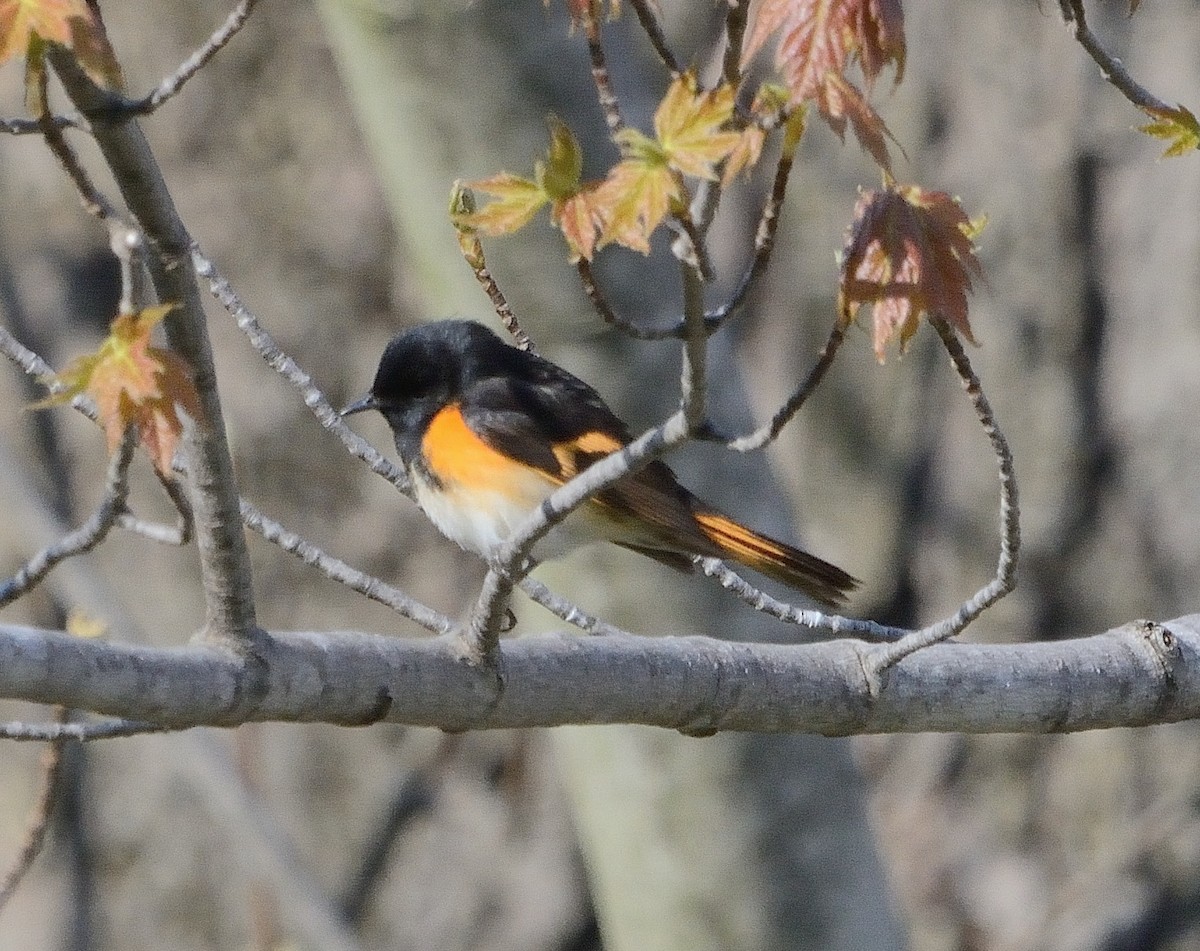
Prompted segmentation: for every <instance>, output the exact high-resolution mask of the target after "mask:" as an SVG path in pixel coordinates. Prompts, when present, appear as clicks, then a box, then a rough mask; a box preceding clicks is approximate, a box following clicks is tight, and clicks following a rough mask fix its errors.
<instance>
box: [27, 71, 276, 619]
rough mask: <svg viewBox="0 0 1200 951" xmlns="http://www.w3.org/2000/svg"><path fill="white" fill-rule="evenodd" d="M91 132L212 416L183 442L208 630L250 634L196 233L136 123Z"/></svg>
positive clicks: (82, 82)
mask: <svg viewBox="0 0 1200 951" xmlns="http://www.w3.org/2000/svg"><path fill="white" fill-rule="evenodd" d="M50 58H51V62H52V63H53V64H54V67H55V71H56V72H57V74H58V76H59V78H60V79H61V80H62V83H63V87H64V88H65V90H66V92H67V95H68V96H70V98H71V100H72V102H74V103H75V104H76V105H77V106H78V107H79V108H80V109H82V110H83V111H84V112H100V111H103V109H104V108H105V107H106V105H107V99H106V98H105V93H104V92H103V91H102V90H99V89H97V88H96V87H95V86H94V85H93V84H92V83H91V81H90V80H89V79H88V77H87V76H86V75H84V74H83V72H82V70H80V69H79V67H78V66H77V65H76V63H75V61H74V60H73V59H72V58H71V57H70V56H69V55H67V54H66V53H62V52H57V53H56V52H55V51H53V50H51V53H50ZM93 132H94V135H95V138H96V143H97V144H98V145H99V146H100V150H101V152H103V154H104V158H105V161H106V163H107V164H108V167H109V169H110V170H111V171H112V173H113V176H114V178H115V179H116V182H117V186H118V187H119V188H120V190H121V195H122V196H123V197H124V199H125V202H126V204H127V205H128V206H129V210H130V211H131V212H132V213H133V215H134V216H135V217H136V218H137V221H138V223H139V224H140V225H141V227H142V229H143V231H144V232H145V234H146V237H147V238H148V239H149V241H150V243H151V244H152V246H153V248H154V252H155V253H153V254H151V255H150V257H149V264H150V273H151V278H152V280H153V281H154V287H155V290H156V291H157V292H158V297H159V300H160V301H162V302H164V303H173V304H175V305H176V307H175V309H174V310H173V311H172V312H171V313H170V314H168V315H167V317H166V319H165V321H164V327H165V329H166V334H167V339H168V341H169V342H170V344H171V347H172V349H173V350H175V351H176V352H177V353H179V354H180V356H182V357H183V359H184V360H186V361H187V363H188V366H189V367H190V368H191V371H192V376H193V382H194V383H195V384H196V390H197V392H198V393H199V398H200V406H201V409H202V410H203V416H204V418H203V419H201V420H197V421H196V426H195V427H194V428H193V429H192V430H191V431H189V432H187V433H185V443H186V450H187V455H188V467H189V472H190V475H191V479H192V487H193V491H194V494H195V498H194V507H195V515H196V528H197V537H198V541H199V547H200V563H201V569H202V571H203V576H204V590H205V601H206V608H207V615H208V616H207V625H206V626H207V630H208V631H209V632H210V633H211V634H213V635H215V636H218V637H235V638H237V637H244V638H245V639H246V640H247V641H249V640H250V639H251V636H250V635H251V633H252V631H253V629H254V625H255V621H254V601H253V594H252V592H251V586H250V556H249V554H248V553H247V550H246V540H245V537H244V536H243V534H242V523H241V516H240V513H239V511H238V495H237V484H236V482H235V481H234V478H233V462H232V460H231V458H230V454H229V446H228V443H227V441H226V438H225V423H224V419H223V417H222V415H221V403H220V398H219V396H218V394H217V383H216V370H215V368H214V366H213V358H212V347H211V345H210V343H209V339H208V330H207V326H206V321H205V316H204V308H203V304H202V301H201V298H200V291H199V288H198V287H197V285H196V279H195V275H194V274H193V272H192V269H191V268H190V267H189V266H188V265H189V258H188V253H189V249H190V246H191V239H190V238H189V237H188V234H187V231H186V229H185V228H184V226H183V222H182V221H181V220H180V218H179V215H178V213H177V212H176V210H175V206H174V203H173V202H172V200H171V196H170V194H169V192H168V191H167V187H166V183H165V182H164V181H163V178H162V175H161V173H160V172H159V169H158V166H157V164H156V163H155V161H154V156H153V155H152V154H151V152H150V147H149V145H148V144H147V143H146V139H145V137H144V136H143V135H142V132H141V129H140V128H139V127H138V125H137V123H136V122H133V121H128V122H119V123H106V122H98V123H96V124H95V127H94V129H93Z"/></svg>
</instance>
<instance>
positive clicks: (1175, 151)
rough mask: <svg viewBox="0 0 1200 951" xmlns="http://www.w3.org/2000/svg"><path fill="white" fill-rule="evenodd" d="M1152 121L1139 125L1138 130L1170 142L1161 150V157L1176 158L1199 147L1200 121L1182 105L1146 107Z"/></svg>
mask: <svg viewBox="0 0 1200 951" xmlns="http://www.w3.org/2000/svg"><path fill="white" fill-rule="evenodd" d="M1146 112H1147V113H1149V114H1150V116H1151V117H1152V118H1153V119H1154V121H1153V122H1151V123H1149V124H1147V125H1144V126H1140V127H1139V128H1138V131H1139V132H1145V133H1146V135H1152V136H1154V138H1156V139H1163V140H1165V141H1167V142H1170V143H1171V144H1170V145H1169V146H1167V150H1166V151H1165V152H1163V158H1178V157H1179V156H1181V155H1187V153H1188V152H1195V151H1196V150H1197V149H1200V122H1197V121H1196V116H1195V115H1194V114H1193V113H1192V112H1191V111H1189V110H1188V109H1185V108H1184V107H1183V106H1176V107H1175V108H1174V109H1162V110H1160V109H1147V110H1146Z"/></svg>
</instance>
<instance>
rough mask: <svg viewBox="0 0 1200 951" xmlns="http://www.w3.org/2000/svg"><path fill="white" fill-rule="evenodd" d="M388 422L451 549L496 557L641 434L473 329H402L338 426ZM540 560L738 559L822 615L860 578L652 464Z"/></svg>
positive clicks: (578, 515)
mask: <svg viewBox="0 0 1200 951" xmlns="http://www.w3.org/2000/svg"><path fill="white" fill-rule="evenodd" d="M368 410H376V411H378V412H379V413H381V414H382V415H383V417H384V419H385V420H386V421H387V423H388V425H389V427H390V428H391V431H392V434H393V436H394V437H395V443H396V451H397V452H398V453H399V454H400V460H401V462H402V464H403V466H404V469H405V471H406V473H407V475H408V478H409V480H410V484H411V486H412V490H413V497H414V499H415V501H416V503H417V504H418V505H419V506H420V508H421V509H422V510H423V511H424V513H425V515H426V516H428V518H429V519H430V521H432V522H433V524H434V525H435V526H436V527H437V528H438V529H439V530H440V531H441V532H442V534H443V535H445V536H446V537H447V538H449V539H450V540H451V541H454V542H457V543H458V545H459V546H460V547H462V548H464V549H466V550H467V551H470V552H474V553H475V554H477V555H480V556H482V557H483V558H485V559H488V558H490V557H492V556H494V555H496V554H497V553H498V552H499V550H500V549H501V548H502V547H503V546H504V544H505V542H506V541H507V540H508V539H509V538H510V537H511V536H512V535H513V534H514V532H515V531H516V530H517V529H518V528H519V527H520V526H521V525H522V523H523V522H524V521H525V520H526V518H528V517H529V515H530V514H531V513H532V512H533V511H535V510H536V509H537V508H538V507H539V506H540V505H541V504H542V502H543V501H544V500H545V499H546V498H547V497H548V496H549V495H550V494H551V493H552V492H553V491H554V490H555V489H557V488H558V487H559V486H560V485H562V484H563V483H565V482H567V481H568V480H569V479H571V478H572V477H573V476H575V475H577V474H579V473H580V472H583V471H584V470H585V469H587V468H588V466H590V465H592V464H593V463H594V462H596V461H597V460H599V459H602V458H604V457H605V456H607V455H609V454H610V453H612V452H615V451H617V450H619V449H621V448H622V447H623V446H625V445H627V444H628V443H629V442H630V441H631V439H632V433H631V432H630V430H629V428H628V427H627V426H626V425H625V423H623V422H622V421H621V419H620V418H619V417H618V416H617V415H616V414H615V413H614V412H613V411H612V410H611V409H609V407H608V405H607V404H606V403H605V402H604V400H603V399H602V398H601V396H600V394H599V393H597V392H596V391H595V390H594V389H592V387H590V386H589V385H588V384H587V383H585V382H583V381H582V380H580V379H579V378H578V377H576V376H575V375H574V374H572V373H570V372H569V371H567V370H565V369H563V368H562V367H560V366H558V365H557V364H555V363H552V362H551V361H549V360H547V359H545V358H544V357H541V356H539V355H537V354H535V353H533V352H532V351H531V350H522V349H519V348H517V347H515V346H512V345H510V344H508V343H506V342H505V341H504V340H502V339H501V338H500V337H499V336H498V335H497V334H496V333H494V332H493V331H492V330H490V329H489V328H487V327H485V326H484V325H482V324H480V323H477V322H475V321H471V320H440V321H434V322H429V323H424V324H420V325H417V326H415V327H412V328H410V329H407V330H404V331H402V332H401V333H399V334H398V335H397V336H396V337H394V338H393V339H392V340H391V342H390V343H389V344H388V345H387V347H386V349H385V350H384V352H383V356H382V358H381V359H380V361H379V367H378V370H377V371H376V373H375V379H374V382H373V383H372V384H371V388H370V390H369V391H368V392H367V394H366V395H365V396H363V397H362V398H361V399H358V400H355V401H354V402H352V403H351V404H350V405H348V406H346V407H345V408H344V409H343V410H342V411H341V415H342V416H343V417H345V416H350V415H353V414H355V413H361V412H365V411H368ZM551 535H552V536H555V535H557V536H558V537H557V539H556V542H557V544H556V545H555V544H552V545H551V546H539V547H535V550H534V558H535V560H538V561H541V560H545V558H546V557H554V556H555V555H557V554H561V553H563V552H564V551H566V550H570V549H571V548H573V547H576V546H577V545H582V544H586V543H589V542H592V541H601V540H606V541H610V542H614V543H615V544H617V545H620V546H622V547H624V548H628V549H631V550H633V551H635V552H638V553H640V554H642V555H646V556H647V557H649V558H652V559H654V560H655V561H658V562H661V563H663V564H666V565H669V566H670V567H672V568H676V569H679V570H683V571H693V570H694V569H695V560H696V558H697V556H699V557H711V558H719V559H722V560H731V561H734V562H737V563H739V564H741V565H744V566H746V567H748V568H751V569H753V570H755V571H757V572H759V573H761V574H763V575H765V576H766V577H768V578H771V579H773V580H775V581H778V582H781V583H782V584H784V585H787V586H789V587H791V588H794V589H797V590H799V591H802V592H804V593H805V594H807V595H809V596H810V597H811V598H813V599H814V600H816V601H817V602H820V603H821V604H824V605H827V606H836V605H838V604H841V603H842V602H844V601H845V599H846V596H847V594H848V593H849V592H850V591H851V590H852V589H854V588H855V587H857V585H858V581H857V580H856V579H855V578H853V577H852V576H851V575H849V574H847V573H846V572H845V571H843V570H842V569H841V568H838V567H836V566H834V565H831V564H829V563H828V562H826V561H822V560H821V559H820V558H817V557H816V556H815V555H810V554H808V553H807V552H804V551H801V550H799V549H798V548H794V547H792V546H791V545H787V544H785V543H784V542H781V541H778V540H776V539H774V538H771V537H769V536H767V535H764V534H761V533H760V532H757V531H754V530H753V529H751V528H749V527H747V526H745V525H742V524H740V523H739V522H737V521H735V520H734V519H732V518H730V517H729V516H727V515H725V514H723V513H722V512H720V511H719V510H718V509H716V508H714V507H713V506H711V505H709V504H707V503H705V502H703V501H701V500H700V499H699V498H698V497H697V496H695V495H693V494H692V493H691V492H690V491H689V490H688V489H686V488H685V487H684V486H683V485H682V484H681V483H680V482H679V480H678V478H676V476H675V473H674V472H673V471H672V470H671V468H670V467H669V466H668V465H667V464H666V463H664V462H661V461H658V460H656V461H653V462H650V463H649V464H647V465H645V466H643V467H642V468H641V469H639V470H637V471H636V472H634V473H632V474H630V475H628V476H625V477H624V478H622V479H620V480H619V481H618V482H616V483H614V484H613V485H611V486H609V487H608V488H606V489H603V490H602V491H600V492H599V493H597V494H596V495H595V496H594V497H593V498H592V499H590V500H588V501H587V502H585V503H584V504H583V505H582V506H581V507H580V508H579V509H577V510H576V511H575V512H573V513H572V514H571V515H570V516H569V517H568V518H567V519H566V521H565V523H564V524H562V525H560V526H557V527H556V529H555V530H554V532H552V533H551Z"/></svg>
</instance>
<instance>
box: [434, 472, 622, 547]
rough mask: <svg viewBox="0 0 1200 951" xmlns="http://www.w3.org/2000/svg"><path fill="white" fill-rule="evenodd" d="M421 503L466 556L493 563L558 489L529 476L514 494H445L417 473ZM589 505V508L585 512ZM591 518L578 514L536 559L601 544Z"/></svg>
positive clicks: (453, 487) (448, 490)
mask: <svg viewBox="0 0 1200 951" xmlns="http://www.w3.org/2000/svg"><path fill="white" fill-rule="evenodd" d="M412 476H413V488H414V490H415V497H416V502H417V504H418V505H419V506H421V510H422V511H423V512H424V513H425V514H426V515H427V516H428V517H429V520H430V521H431V522H433V524H434V525H436V526H437V528H438V530H439V531H440V532H441V533H442V534H443V535H445V536H446V537H447V538H449V539H450V540H451V541H453V542H457V543H458V544H459V545H460V546H461V547H462V548H465V549H466V550H467V551H470V552H474V553H475V554H477V555H482V556H483V557H484V558H488V557H489V556H491V555H492V554H494V553H495V552H496V551H497V550H499V549H500V547H501V546H503V545H504V543H505V542H507V541H508V539H509V538H511V537H512V535H513V533H514V532H516V530H517V529H518V528H520V526H521V525H522V524H523V523H524V521H525V519H526V518H527V517H528V516H529V514H530V513H531V512H533V511H534V510H535V509H536V508H537V507H538V506H539V505H541V503H542V502H543V501H545V499H546V498H547V497H549V495H550V493H551V492H553V491H554V489H556V488H557V487H558V486H557V485H556V484H555V483H554V482H552V481H550V480H549V479H547V478H545V477H543V476H539V475H537V474H536V473H534V472H530V473H529V474H528V475H527V476H526V478H525V481H524V482H523V483H522V484H521V485H519V486H515V487H514V488H515V491H512V492H499V491H496V490H494V489H467V488H464V487H463V486H462V485H459V484H456V483H452V482H451V483H447V484H446V485H445V486H444V487H443V488H442V489H441V490H440V491H435V490H434V489H432V488H431V487H430V485H429V483H428V482H426V480H425V479H424V478H423V477H422V476H421V475H420V474H419V473H417V472H414V473H412ZM589 507H590V506H589V505H588V504H587V503H585V505H584V508H585V509H586V508H589ZM587 521H589V519H588V518H587V515H586V513H584V512H575V513H573V514H572V515H571V517H570V518H569V519H568V520H567V522H566V523H564V524H563V525H559V526H557V527H556V528H555V529H554V530H553V531H552V532H551V533H550V535H549V536H547V538H545V539H543V540H542V541H541V542H539V543H538V545H537V548H536V550H535V557H536V558H537V560H539V561H541V560H544V559H546V558H552V557H554V556H556V555H561V554H563V553H564V552H566V551H570V550H571V549H572V548H575V547H577V546H579V545H582V544H586V543H587V542H589V541H595V540H597V539H598V537H600V536H597V535H596V534H594V533H589V532H587V530H586V528H585V524H586V522H587Z"/></svg>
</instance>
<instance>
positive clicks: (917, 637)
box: [867, 315, 1021, 685]
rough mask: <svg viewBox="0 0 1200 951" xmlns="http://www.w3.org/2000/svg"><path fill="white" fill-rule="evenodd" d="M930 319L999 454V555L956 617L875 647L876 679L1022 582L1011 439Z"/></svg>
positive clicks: (872, 668) (955, 342) (946, 335)
mask: <svg viewBox="0 0 1200 951" xmlns="http://www.w3.org/2000/svg"><path fill="white" fill-rule="evenodd" d="M930 323H932V324H933V326H934V329H935V330H937V332H938V336H939V337H941V338H942V343H943V344H944V345H945V347H946V350H947V352H948V353H949V354H950V360H951V362H952V363H953V364H954V369H955V371H956V372H957V373H958V376H959V378H960V379H961V380H962V384H963V389H965V390H966V391H967V396H968V397H969V398H970V400H971V405H972V406H973V407H974V408H975V415H976V416H977V417H978V419H979V423H980V425H981V426H982V427H983V431H984V433H985V434H986V435H987V437H988V441H989V442H990V443H991V444H992V451H993V452H994V453H995V455H996V463H997V466H998V468H999V475H1000V556H999V558H998V560H997V564H996V576H995V577H994V578H993V579H992V580H991V581H990V582H988V584H986V585H985V586H984V587H982V588H980V589H979V591H977V592H976V593H975V595H974V596H973V597H971V598H970V599H969V600H968V601H966V602H965V603H964V604H963V605H962V606H961V607H960V608H959V609H958V611H956V612H955V613H954V615H953V616H952V617H949V618H947V619H946V620H944V621H940V622H938V623H937V624H934V625H931V626H930V627H926V628H922V629H921V630H919V631H913V632H912V633H911V634H908V635H906V636H905V637H903V638H901V639H900V640H899V641H897V642H896V643H895V644H888V645H886V646H883V647H879V648H876V649H874V650H872V651H871V653H870V654H869V655H868V658H867V659H868V661H869V666H868V675H869V676H871V678H872V680H875V681H877V680H878V678H879V677H880V676H881V675H882V674H883V672H884V671H886V670H887V669H888V668H889V667H891V666H892V665H893V664H896V663H897V662H899V661H900V660H903V659H904V658H905V657H907V656H908V655H909V654H911V653H913V652H914V651H918V650H920V649H921V648H923V647H928V646H929V645H930V644H936V643H938V642H939V641H944V640H946V639H947V638H950V637H953V636H954V635H956V634H959V633H960V632H962V631H963V630H964V629H965V628H966V627H967V625H969V624H970V623H971V622H972V621H974V620H975V619H976V618H977V617H979V615H980V614H982V613H983V612H984V611H986V610H987V609H988V608H989V607H991V606H992V605H993V604H995V603H996V602H997V601H999V600H1000V599H1001V598H1003V597H1004V596H1005V595H1006V594H1008V593H1009V592H1010V591H1012V590H1013V588H1015V587H1016V583H1017V558H1018V555H1019V553H1020V548H1021V516H1020V508H1019V505H1018V501H1017V477H1016V473H1015V471H1014V469H1013V458H1012V452H1011V451H1010V450H1009V448H1008V440H1007V439H1006V438H1005V436H1004V433H1003V431H1002V430H1001V429H1000V427H999V425H998V424H997V423H996V417H995V414H994V413H993V412H992V407H991V405H990V404H989V403H988V399H987V397H986V396H985V395H984V392H983V387H982V386H981V385H980V382H979V378H978V377H977V376H976V375H975V371H974V370H973V369H972V368H971V363H970V361H969V360H968V359H967V354H966V352H965V351H964V350H963V347H962V343H961V342H960V341H959V339H958V337H957V336H956V335H955V333H954V329H953V328H952V327H951V326H950V324H949V323H948V322H947V321H946V319H945V318H943V317H941V316H937V315H933V316H931V317H930ZM876 685H877V684H876Z"/></svg>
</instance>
